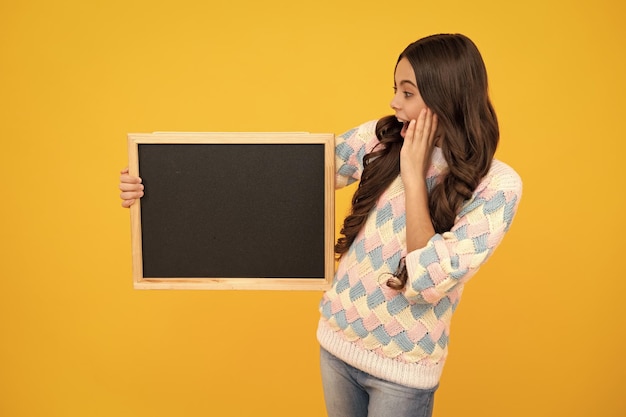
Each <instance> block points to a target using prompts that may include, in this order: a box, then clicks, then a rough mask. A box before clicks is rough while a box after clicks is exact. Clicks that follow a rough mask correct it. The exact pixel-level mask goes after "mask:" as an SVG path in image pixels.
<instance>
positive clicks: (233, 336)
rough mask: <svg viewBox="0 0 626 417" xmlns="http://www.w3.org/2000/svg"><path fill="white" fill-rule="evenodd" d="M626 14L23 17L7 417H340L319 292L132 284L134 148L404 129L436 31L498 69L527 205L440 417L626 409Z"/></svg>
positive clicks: (463, 3)
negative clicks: (177, 136) (328, 409)
mask: <svg viewBox="0 0 626 417" xmlns="http://www.w3.org/2000/svg"><path fill="white" fill-rule="evenodd" d="M625 12H626V9H625V6H624V3H623V2H621V1H618V0H612V1H611V0H594V1H591V0H578V1H574V0H571V1H567V2H566V1H561V2H549V1H545V0H529V1H525V2H503V1H495V0H475V1H467V0H451V1H448V2H437V1H431V2H424V1H417V0H412V1H403V0H400V1H395V2H387V1H363V0H361V1H358V0H348V1H341V0H316V1H304V2H299V1H281V0H264V1H252V0H249V1H245V0H229V1H216V0H207V1H188V0H179V1H175V2H174V1H172V2H168V1H158V0H150V1H149V0H141V1H128V0H106V1H104V0H94V1H77V0H64V1H43V0H37V1H36V0H20V1H9V0H3V1H2V2H1V3H0V135H1V136H0V137H1V141H2V142H1V143H2V147H1V148H0V178H1V181H2V188H1V191H2V208H1V209H0V210H1V216H0V226H1V229H0V230H1V231H0V236H1V238H0V239H1V240H0V242H1V247H0V260H1V262H0V275H1V281H0V338H1V339H0V415H2V416H7V417H18V416H107V417H110V416H137V417H144V416H146V417H161V416H190V417H195V416H271V417H274V416H277V417H279V416H289V417H292V416H322V415H323V414H324V408H323V400H322V392H321V384H320V378H319V372H318V360H317V355H318V346H317V343H316V340H315V328H316V322H317V316H318V313H317V303H318V300H319V297H320V293H318V292H252V291H241V292H228V291H226V292H224V291H136V290H133V288H132V285H131V282H132V279H131V263H130V262H131V257H130V226H129V213H128V211H127V210H123V209H122V208H120V202H119V199H118V190H117V183H118V172H119V170H120V169H121V168H122V167H124V166H125V165H126V164H127V162H126V161H127V159H126V134H127V133H128V132H151V131H156V130H182V131H310V132H333V133H341V132H343V131H345V130H347V129H349V128H351V127H353V126H355V125H357V124H359V123H361V122H364V121H366V120H370V119H374V118H378V117H380V116H382V115H385V114H388V113H390V109H389V107H388V102H389V101H390V99H391V94H392V82H393V78H392V77H393V66H394V63H395V59H396V57H397V55H398V54H399V52H400V51H401V50H402V49H403V48H404V47H405V46H406V45H407V44H408V43H409V42H411V41H413V40H415V39H417V38H420V37H422V36H425V35H428V34H431V33H436V32H461V33H465V34H466V35H468V36H470V37H471V38H472V39H473V40H474V41H475V42H476V43H477V44H478V46H479V48H480V49H481V51H482V52H483V55H484V58H485V61H486V64H487V67H488V71H489V74H490V83H491V93H492V98H493V101H494V105H495V107H496V110H497V112H498V115H499V119H500V122H501V126H502V142H501V147H500V148H499V151H498V157H499V158H500V159H502V160H504V161H506V162H508V163H509V164H510V165H512V166H513V167H515V169H516V170H517V171H518V172H519V173H520V174H521V176H522V177H523V179H524V183H525V190H524V192H525V194H524V197H523V199H522V204H521V206H520V211H519V214H518V216H517V218H516V220H515V222H514V223H513V228H512V230H511V232H510V234H509V235H508V237H507V239H505V241H504V243H503V244H502V246H501V247H500V249H499V250H498V251H497V252H496V254H495V255H494V257H493V258H492V260H491V261H490V262H489V263H488V264H487V265H486V266H485V267H484V268H483V269H482V271H481V272H480V273H479V274H478V275H477V276H476V277H475V278H474V279H473V280H472V281H471V282H470V284H469V285H468V286H467V288H466V292H465V295H464V300H463V302H462V303H461V305H460V307H459V309H458V310H457V314H456V316H455V319H454V320H453V326H452V339H451V350H450V353H451V356H450V360H449V362H448V364H447V366H446V368H445V371H444V376H443V379H442V381H441V388H440V390H439V391H438V393H437V401H436V407H435V416H437V417H446V416H482V417H485V416H498V417H500V416H507V417H515V416H529V415H532V416H570V417H575V416H576V417H578V416H580V417H583V416H584V417H588V416H615V417H617V416H623V415H626V396H624V395H623V389H624V386H625V384H626V361H625V360H624V354H625V353H626V336H625V327H626V320H625V318H624V316H625V314H626V307H625V305H626V303H625V301H624V292H625V290H626V283H625V282H626V272H625V267H624V265H625V264H624V262H625V255H624V249H625V248H626V244H625V243H624V241H625V238H624V236H625V234H626V227H625V222H624V210H625V209H626V200H625V197H624V179H625V178H624V167H625V165H626V163H625V162H624V152H625V151H626V145H625V144H624V140H625V135H624V125H623V117H624V115H623V113H624V111H625V110H626V106H625V105H624V100H625V97H626V81H625V74H626V57H625V52H624V51H625V50H626V29H624V24H623V23H624V19H625V18H626V13H625ZM260 169H262V168H260ZM351 191H352V190H347V191H341V192H339V193H338V195H337V198H338V204H337V217H338V221H339V220H341V218H342V217H343V215H344V214H345V212H346V209H347V206H348V201H349V198H350V193H351ZM181 210H184V207H181ZM241 238H245V237H241ZM296 238H297V237H296ZM242 262H245V260H242Z"/></svg>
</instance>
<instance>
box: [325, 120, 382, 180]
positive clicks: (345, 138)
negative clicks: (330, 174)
mask: <svg viewBox="0 0 626 417" xmlns="http://www.w3.org/2000/svg"><path fill="white" fill-rule="evenodd" d="M376 123H377V121H376V120H373V121H370V122H367V123H363V124H362V125H361V126H359V127H356V128H354V129H352V130H349V131H347V132H346V133H344V134H342V135H339V136H336V137H335V174H336V175H335V188H337V189H338V188H342V187H345V186H346V185H350V184H352V183H354V182H355V181H358V180H360V179H361V174H362V173H363V157H364V156H365V154H367V153H368V152H370V151H371V150H372V149H374V147H375V146H376V145H377V144H378V143H379V142H378V138H376Z"/></svg>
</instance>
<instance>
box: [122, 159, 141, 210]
mask: <svg viewBox="0 0 626 417" xmlns="http://www.w3.org/2000/svg"><path fill="white" fill-rule="evenodd" d="M128 172H129V171H128V168H124V169H123V170H122V171H121V172H120V174H121V175H120V186H119V188H120V191H122V192H121V193H120V198H121V199H122V207H124V208H129V207H130V206H132V205H133V204H134V203H135V200H137V199H139V198H141V197H143V189H144V187H143V184H142V180H141V178H140V177H136V176H134V175H130V174H129V173H128Z"/></svg>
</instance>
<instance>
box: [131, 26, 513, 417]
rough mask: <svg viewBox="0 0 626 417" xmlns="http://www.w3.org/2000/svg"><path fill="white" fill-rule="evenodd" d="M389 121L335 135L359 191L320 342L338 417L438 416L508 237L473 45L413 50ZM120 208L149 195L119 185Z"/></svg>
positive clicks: (420, 45)
mask: <svg viewBox="0 0 626 417" xmlns="http://www.w3.org/2000/svg"><path fill="white" fill-rule="evenodd" d="M394 92H395V94H394V96H393V99H392V101H391V108H392V109H393V111H394V113H395V114H394V115H392V116H387V117H384V118H382V119H380V120H378V121H372V122H367V123H364V124H362V125H361V126H359V127H357V128H355V129H352V130H350V131H349V132H347V133H345V134H343V135H341V136H338V137H337V140H336V161H337V164H336V167H337V173H336V174H337V175H336V186H337V188H339V187H343V186H346V185H348V184H350V183H353V182H355V181H359V185H358V188H357V190H356V192H355V194H354V196H353V198H352V208H351V212H350V214H349V215H348V216H347V217H346V219H345V221H344V224H343V228H342V230H341V234H342V236H341V237H340V238H339V239H338V241H337V244H336V245H335V252H336V254H337V256H338V257H339V264H338V268H337V272H336V274H335V279H334V281H333V286H332V288H331V289H330V290H328V291H327V292H326V293H325V294H324V295H323V297H322V300H321V303H320V313H321V317H320V321H319V326H318V330H317V338H318V340H319V343H320V345H321V372H322V381H323V387H324V396H325V401H326V408H327V410H328V415H329V416H330V417H355V416H369V417H383V416H394V417H403V416H431V415H432V410H433V400H434V393H435V390H436V389H437V387H438V384H439V378H440V376H441V373H442V370H443V366H444V363H445V360H446V357H447V353H448V340H449V330H450V321H451V317H452V313H453V312H454V311H455V309H456V307H457V305H458V303H459V300H460V297H461V293H462V291H463V286H464V284H465V283H466V282H467V281H468V280H469V278H470V277H472V276H473V275H474V274H475V273H476V271H477V270H478V268H479V267H480V266H481V265H482V264H483V263H485V261H486V260H487V258H488V257H489V256H490V255H491V254H492V253H493V251H494V250H495V248H496V247H497V246H498V244H499V243H500V242H501V240H502V238H503V237H504V234H505V233H506V231H507V230H508V229H509V227H510V225H511V221H512V220H513V216H514V214H515V212H516V209H517V206H518V204H519V200H520V197H521V190H522V183H521V180H520V178H519V176H518V175H517V174H516V173H515V171H514V170H513V169H511V168H510V167H509V166H507V165H506V164H504V163H502V162H500V161H497V160H495V159H494V158H493V156H494V153H495V151H496V147H497V144H498V139H499V129H498V122H497V118H496V115H495V112H494V109H493V107H492V105H491V102H490V100H489V96H488V88H487V73H486V69H485V65H484V63H483V60H482V57H481V55H480V53H479V51H478V49H477V48H476V46H475V45H474V43H473V42H472V41H471V40H470V39H468V38H467V37H465V36H463V35H458V34H440V35H433V36H429V37H426V38H423V39H420V40H418V41H416V42H414V43H412V44H411V45H409V46H408V47H407V48H406V49H405V50H404V51H403V52H402V53H401V54H400V57H399V58H398V61H397V63H396V68H395V74H394ZM120 189H121V190H122V193H121V198H122V200H123V202H122V205H123V206H124V207H129V206H130V205H132V204H133V202H134V201H135V199H137V198H140V197H141V196H142V195H143V186H142V185H141V179H140V178H137V177H132V176H129V175H128V171H127V170H124V171H123V172H122V176H121V184H120Z"/></svg>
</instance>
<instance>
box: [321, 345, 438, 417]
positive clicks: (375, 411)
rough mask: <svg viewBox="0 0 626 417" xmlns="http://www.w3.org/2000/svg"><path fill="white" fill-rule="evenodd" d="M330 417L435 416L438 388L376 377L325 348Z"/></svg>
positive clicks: (324, 380) (323, 359) (323, 366)
mask: <svg viewBox="0 0 626 417" xmlns="http://www.w3.org/2000/svg"><path fill="white" fill-rule="evenodd" d="M320 365H321V371H322V383H323V386H324V399H325V401H326V410H327V412H328V417H389V416H393V417H431V416H432V414H433V403H434V399H435V391H436V389H437V387H434V388H432V389H427V390H423V389H417V388H411V387H405V386H403V385H398V384H395V383H393V382H389V381H385V380H382V379H380V378H376V377H374V376H372V375H369V374H367V373H365V372H363V371H360V370H358V369H356V368H354V367H352V366H350V365H348V364H347V363H345V362H343V361H342V360H341V359H339V358H337V357H335V356H333V355H331V354H330V353H328V352H327V351H326V350H324V349H321V353H320Z"/></svg>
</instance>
